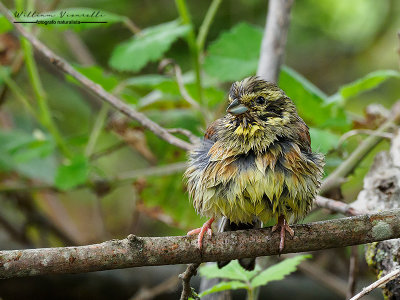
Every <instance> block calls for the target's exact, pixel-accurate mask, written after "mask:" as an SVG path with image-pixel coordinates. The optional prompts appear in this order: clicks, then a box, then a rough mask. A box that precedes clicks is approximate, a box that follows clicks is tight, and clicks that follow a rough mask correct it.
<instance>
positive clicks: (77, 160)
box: [55, 155, 89, 190]
mask: <svg viewBox="0 0 400 300" xmlns="http://www.w3.org/2000/svg"><path fill="white" fill-rule="evenodd" d="M88 175H89V161H88V159H87V157H85V156H83V155H79V156H75V157H74V158H72V159H71V161H69V162H68V163H66V164H64V165H61V166H59V167H58V170H57V174H56V177H55V185H56V187H57V188H59V189H61V190H68V189H71V188H74V187H76V186H78V185H80V184H83V183H85V182H86V180H87V178H88Z"/></svg>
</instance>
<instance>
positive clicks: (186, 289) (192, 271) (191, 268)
mask: <svg viewBox="0 0 400 300" xmlns="http://www.w3.org/2000/svg"><path fill="white" fill-rule="evenodd" d="M199 266H200V264H198V263H196V264H189V265H188V266H187V268H186V271H185V272H183V273H182V274H180V275H179V278H180V279H182V293H181V298H180V300H187V299H188V298H189V297H192V294H193V292H192V288H191V287H190V279H191V278H192V277H193V276H195V275H196V274H197V268H198V267H199Z"/></svg>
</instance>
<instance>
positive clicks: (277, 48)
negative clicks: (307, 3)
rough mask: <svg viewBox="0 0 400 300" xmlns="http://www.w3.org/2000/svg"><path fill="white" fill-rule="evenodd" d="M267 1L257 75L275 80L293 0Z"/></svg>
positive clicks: (283, 48)
mask: <svg viewBox="0 0 400 300" xmlns="http://www.w3.org/2000/svg"><path fill="white" fill-rule="evenodd" d="M268 2H269V4H268V14H267V21H266V24H265V30H264V37H263V40H262V44H261V53H260V60H259V61H258V70H257V75H258V76H260V77H262V78H263V79H265V80H268V81H272V82H277V81H278V75H279V70H280V67H281V64H282V61H283V55H284V53H285V46H286V39H287V33H288V29H289V24H290V10H291V8H292V5H293V2H294V0H269V1H268Z"/></svg>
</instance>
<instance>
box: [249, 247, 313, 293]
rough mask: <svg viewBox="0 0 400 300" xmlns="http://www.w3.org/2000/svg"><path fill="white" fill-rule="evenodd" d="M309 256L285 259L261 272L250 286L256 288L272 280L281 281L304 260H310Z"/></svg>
mask: <svg viewBox="0 0 400 300" xmlns="http://www.w3.org/2000/svg"><path fill="white" fill-rule="evenodd" d="M310 257H311V255H298V256H295V257H292V258H287V259H285V260H284V261H281V262H280V263H277V264H275V265H273V266H271V267H269V268H268V269H266V270H264V271H262V272H261V273H260V274H258V275H257V276H256V277H254V278H253V279H252V280H251V286H252V287H253V288H254V287H257V286H262V285H266V284H267V283H268V282H271V281H274V280H282V279H283V278H285V276H287V275H289V274H290V273H292V272H294V271H296V268H297V266H298V265H299V264H300V263H301V262H302V261H303V260H305V259H307V258H310Z"/></svg>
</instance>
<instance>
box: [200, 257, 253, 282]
mask: <svg viewBox="0 0 400 300" xmlns="http://www.w3.org/2000/svg"><path fill="white" fill-rule="evenodd" d="M199 272H200V275H201V276H204V277H206V278H209V279H211V278H224V279H232V280H243V281H249V280H250V279H251V278H253V277H254V276H255V275H256V274H257V273H258V272H259V269H257V268H256V269H255V270H254V271H247V270H245V269H243V267H241V266H240V265H239V263H238V261H237V260H234V261H231V262H230V263H229V264H227V265H226V266H225V267H223V268H222V269H219V268H218V266H217V264H208V265H205V266H202V267H200V269H199Z"/></svg>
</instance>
